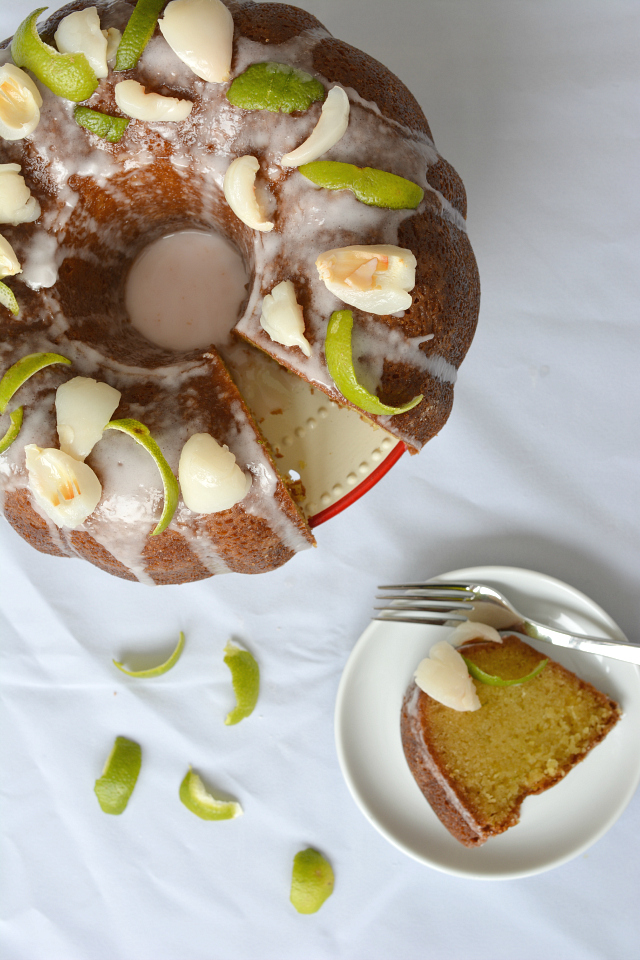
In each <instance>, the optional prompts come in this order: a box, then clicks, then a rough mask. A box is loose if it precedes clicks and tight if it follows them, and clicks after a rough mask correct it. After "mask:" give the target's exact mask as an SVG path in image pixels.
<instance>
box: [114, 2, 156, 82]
mask: <svg viewBox="0 0 640 960" xmlns="http://www.w3.org/2000/svg"><path fill="white" fill-rule="evenodd" d="M165 2H166V0H138V2H137V4H136V5H135V7H134V10H133V13H132V14H131V16H130V17H129V22H128V23H127V25H126V27H125V28H124V32H123V34H122V39H121V40H120V43H119V45H118V51H117V53H116V64H115V69H116V70H117V71H118V72H120V71H122V70H133V68H134V67H135V66H136V64H137V63H138V60H139V59H140V56H141V54H142V51H143V50H144V48H145V47H146V45H147V44H148V43H149V40H150V39H151V37H152V36H153V31H154V30H155V28H156V23H157V22H158V17H159V16H160V13H161V12H162V8H163V7H164V5H165Z"/></svg>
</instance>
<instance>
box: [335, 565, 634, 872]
mask: <svg viewBox="0 0 640 960" xmlns="http://www.w3.org/2000/svg"><path fill="white" fill-rule="evenodd" d="M441 578H442V579H475V580H479V581H480V582H482V583H488V584H490V585H493V586H496V587H497V588H498V589H500V590H502V591H503V592H504V593H505V595H506V596H508V597H509V598H510V599H511V600H512V601H513V603H514V605H515V607H516V608H517V609H518V610H520V611H521V612H522V613H523V614H525V615H527V616H530V617H532V618H533V619H537V620H541V621H543V622H545V623H549V624H551V625H555V626H559V627H562V628H564V629H568V630H571V631H572V632H577V633H588V634H591V635H593V636H602V637H613V638H617V639H624V635H623V634H622V632H621V631H620V629H619V627H617V626H616V624H615V623H614V622H613V620H612V619H611V618H610V617H609V616H608V615H607V614H606V613H605V612H604V611H603V610H602V609H601V608H600V607H598V606H597V605H596V604H595V603H594V602H593V601H592V600H589V598H588V597H586V596H584V594H582V593H579V592H578V591H577V590H575V589H573V588H572V587H569V586H567V584H565V583H562V582H561V581H559V580H555V579H553V578H552V577H547V576H545V575H544V574H540V573H534V572H532V571H529V570H520V569H517V568H514V567H470V568H468V569H465V570H454V571H452V572H450V573H445V574H442V575H441ZM449 632H450V630H449V629H448V628H447V627H435V626H422V625H414V624H390V623H381V622H376V621H374V622H372V623H371V624H370V625H369V626H368V627H367V629H366V630H365V632H364V633H363V634H362V636H361V637H360V639H359V640H358V642H357V644H356V645H355V647H354V649H353V651H352V653H351V656H350V657H349V660H348V662H347V665H346V667H345V670H344V673H343V675H342V680H341V682H340V686H339V689H338V697H337V703H336V713H335V727H336V745H337V750H338V758H339V760H340V765H341V767H342V772H343V774H344V777H345V780H346V782H347V785H348V787H349V789H350V790H351V793H352V794H353V797H354V799H355V801H356V803H357V804H358V805H359V806H360V808H361V809H362V811H363V813H364V814H365V816H366V817H367V818H368V819H369V820H370V821H371V823H372V824H373V826H374V827H375V828H376V829H377V830H378V831H379V832H380V833H381V834H382V836H383V837H385V838H386V839H387V840H389V841H390V842H391V843H393V844H394V845H395V846H396V847H398V848H399V849H400V850H402V851H403V852H404V853H406V854H408V855H409V856H410V857H414V858H415V859H416V860H419V861H420V862H421V863H424V864H426V865H427V866H430V867H434V868H435V869H436V870H441V871H443V872H445V873H451V874H456V875H458V876H464V877H474V878H477V879H484V880H506V879H514V878H516V877H525V876H530V875H532V874H536V873H542V872H543V871H545V870H550V869H551V868H552V867H557V866H559V865H560V864H562V863H565V862H566V861H567V860H570V859H572V858H573V857H575V856H577V855H578V854H580V853H581V852H582V851H584V850H585V849H586V848H587V847H589V846H591V844H593V843H595V841H596V840H597V839H598V838H599V837H601V836H602V835H603V834H604V833H605V832H606V831H607V830H608V829H609V827H611V826H612V824H613V823H614V822H615V821H616V820H617V818H618V817H619V816H620V814H621V813H622V811H623V810H624V808H625V807H626V805H627V803H628V802H629V800H630V799H631V797H632V795H633V793H634V791H635V789H636V787H637V785H638V782H639V780H640V751H638V743H639V742H640V668H638V667H637V666H634V665H632V664H627V663H622V662H619V661H616V660H606V659H605V658H604V657H596V656H592V655H590V654H586V653H578V652H575V651H570V650H569V651H568V650H563V649H561V648H558V647H554V648H553V654H552V655H553V657H554V659H556V660H558V661H559V662H560V663H562V664H564V665H565V666H566V667H568V668H569V669H570V670H573V671H574V672H575V673H577V674H578V676H581V677H583V678H584V679H585V680H588V681H589V682H591V683H593V684H594V686H596V687H598V688H599V689H600V690H602V691H603V692H605V693H607V694H609V695H610V696H612V697H613V698H614V699H615V700H617V701H618V703H619V704H620V705H621V707H622V710H623V713H624V716H623V718H622V720H621V721H620V722H619V723H618V724H617V725H616V727H615V728H614V729H613V730H612V732H611V733H610V734H609V736H608V737H607V738H606V739H605V740H604V741H603V742H602V743H601V744H599V745H598V746H597V747H596V748H595V750H593V751H592V752H591V753H590V754H589V755H588V756H587V757H586V759H585V760H584V761H583V762H582V763H580V764H578V766H577V767H576V768H575V769H574V770H572V771H571V773H570V774H569V775H568V776H567V778H566V779H565V780H563V781H561V782H560V783H559V784H558V785H557V786H555V787H553V788H552V789H551V790H548V791H546V793H543V794H540V795H538V796H534V797H528V798H527V799H526V800H525V802H524V804H523V806H522V813H521V819H520V823H519V824H518V825H517V826H515V827H512V828H511V829H510V830H507V832H506V833H504V834H501V835H500V836H498V837H494V838H493V839H492V840H490V841H489V842H488V843H486V844H485V845H484V846H482V847H479V848H476V849H470V848H467V847H464V846H462V844H460V843H458V841H457V840H454V838H453V837H452V836H451V835H450V834H449V832H448V831H447V830H446V829H445V828H444V827H443V826H442V824H441V823H440V821H439V820H438V818H437V817H436V815H435V814H434V813H433V811H432V810H431V807H430V806H429V804H428V803H427V801H426V800H425V798H424V796H423V795H422V793H421V791H420V789H419V787H418V785H417V784H416V782H415V780H414V779H413V777H412V775H411V773H410V772H409V768H408V766H407V763H406V761H405V758H404V753H403V750H402V744H401V741H400V708H401V703H402V698H403V696H404V692H405V690H406V688H407V685H408V684H409V681H410V679H411V677H412V675H413V672H414V670H415V668H416V666H417V664H418V663H419V661H420V660H421V659H422V658H423V657H424V656H426V654H427V651H428V650H429V648H430V647H431V646H432V645H433V643H435V642H437V641H438V640H442V639H444V638H445V637H446V636H447V634H448V633H449ZM530 642H531V643H532V646H535V647H537V648H538V649H539V650H545V652H548V651H549V646H548V645H543V644H536V643H534V642H533V641H530Z"/></svg>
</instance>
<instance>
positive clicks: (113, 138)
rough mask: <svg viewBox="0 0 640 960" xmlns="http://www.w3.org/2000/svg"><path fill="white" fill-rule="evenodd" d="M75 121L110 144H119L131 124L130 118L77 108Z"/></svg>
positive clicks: (74, 116)
mask: <svg viewBox="0 0 640 960" xmlns="http://www.w3.org/2000/svg"><path fill="white" fill-rule="evenodd" d="M73 119H74V120H75V121H76V123H77V124H78V126H79V127H84V129H85V130H88V131H89V133H94V134H95V135H96V137H100V138H101V139H102V140H107V141H108V142H109V143H119V142H120V140H121V139H122V135H123V133H124V131H125V130H126V129H127V126H128V124H129V117H112V116H111V114H108V113H100V111H99V110H91V109H90V107H76V109H75V110H74V111H73Z"/></svg>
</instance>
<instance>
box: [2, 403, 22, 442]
mask: <svg viewBox="0 0 640 960" xmlns="http://www.w3.org/2000/svg"><path fill="white" fill-rule="evenodd" d="M23 412H24V408H23V407H18V409H17V410H13V411H12V413H10V414H9V419H10V420H11V423H10V424H9V426H8V428H7V432H6V433H5V435H4V437H2V439H0V453H4V452H5V450H8V449H9V447H10V446H11V444H12V443H13V441H14V440H15V439H16V437H17V436H18V434H19V433H20V428H21V427H22V415H23Z"/></svg>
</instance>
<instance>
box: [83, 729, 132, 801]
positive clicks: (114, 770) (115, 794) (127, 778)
mask: <svg viewBox="0 0 640 960" xmlns="http://www.w3.org/2000/svg"><path fill="white" fill-rule="evenodd" d="M141 765H142V750H141V749H140V744H138V743H135V741H133V740H128V739H127V738H126V737H116V739H115V743H114V745H113V748H112V750H111V753H110V754H109V756H108V757H107V762H106V763H105V765H104V770H103V771H102V776H101V777H98V779H97V780H96V782H95V786H94V788H93V789H94V792H95V795H96V796H97V798H98V803H99V804H100V806H101V807H102V809H103V811H104V812H105V813H112V814H115V815H117V814H120V813H122V812H123V811H124V809H125V808H126V806H127V804H128V802H129V799H130V797H131V794H132V793H133V789H134V787H135V785H136V782H137V780H138V774H139V773H140V767H141Z"/></svg>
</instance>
